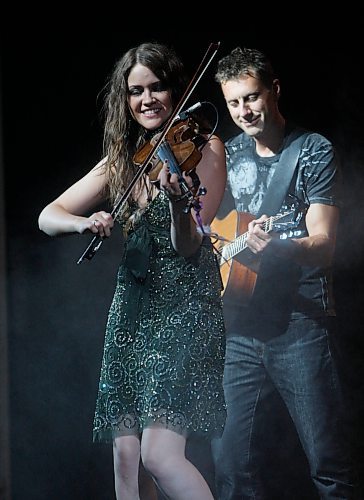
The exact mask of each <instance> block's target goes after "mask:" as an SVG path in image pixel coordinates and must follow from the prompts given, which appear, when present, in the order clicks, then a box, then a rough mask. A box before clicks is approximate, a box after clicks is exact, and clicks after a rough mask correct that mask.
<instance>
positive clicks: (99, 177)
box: [38, 160, 114, 237]
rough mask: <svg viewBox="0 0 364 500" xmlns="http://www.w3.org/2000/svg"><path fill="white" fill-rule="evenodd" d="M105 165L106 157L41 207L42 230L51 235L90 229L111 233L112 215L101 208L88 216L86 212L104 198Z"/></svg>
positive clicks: (101, 233) (40, 224) (104, 233)
mask: <svg viewBox="0 0 364 500" xmlns="http://www.w3.org/2000/svg"><path fill="white" fill-rule="evenodd" d="M103 164H104V160H102V161H101V162H100V163H99V164H98V165H96V166H95V167H94V168H93V169H92V170H91V171H90V172H88V173H87V174H86V175H85V176H84V177H82V178H81V179H80V180H79V181H77V182H76V183H75V184H73V185H72V186H70V187H69V188H68V189H67V190H66V191H65V192H64V193H62V194H61V195H60V196H59V197H58V198H56V199H55V200H54V201H52V202H51V203H49V204H48V205H47V206H46V207H45V208H44V209H43V210H42V212H41V214H40V215H39V219H38V225H39V229H41V230H42V231H44V232H45V233H46V234H48V235H49V236H60V235H64V234H71V233H80V234H82V233H84V232H85V231H87V230H88V231H90V232H92V233H95V234H97V233H99V234H100V236H101V237H108V236H110V230H111V228H112V227H113V224H114V221H113V218H112V217H111V215H110V214H108V213H107V212H104V211H100V212H96V213H93V214H92V215H90V216H87V217H86V216H85V215H84V214H86V213H87V212H89V211H90V210H92V208H93V207H96V206H98V205H100V204H101V203H102V202H103V201H105V198H104V196H103V189H104V187H105V182H106V175H105V170H104V168H102V167H103Z"/></svg>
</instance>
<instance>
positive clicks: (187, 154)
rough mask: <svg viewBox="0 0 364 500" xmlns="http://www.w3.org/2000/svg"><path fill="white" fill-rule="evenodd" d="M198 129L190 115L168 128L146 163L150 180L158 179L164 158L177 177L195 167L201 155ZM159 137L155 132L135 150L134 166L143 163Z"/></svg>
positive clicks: (200, 140) (201, 141)
mask: <svg viewBox="0 0 364 500" xmlns="http://www.w3.org/2000/svg"><path fill="white" fill-rule="evenodd" d="M198 130H199V126H198V124H197V123H196V122H195V121H194V120H193V119H192V118H191V117H190V116H189V117H188V118H187V119H185V120H182V121H179V122H178V123H177V124H176V125H174V126H172V127H171V128H170V130H169V131H168V132H167V134H166V136H165V138H164V139H163V140H162V142H161V143H160V145H159V147H158V148H157V150H156V151H155V153H154V155H152V157H151V159H150V161H149V164H148V165H147V169H146V173H147V174H148V176H149V178H150V180H151V181H152V182H156V181H157V180H158V174H159V172H160V170H161V168H162V166H163V162H164V161H165V160H168V163H169V167H170V171H171V173H176V174H177V175H179V177H181V176H182V172H186V173H190V172H191V171H192V170H194V169H195V168H196V166H197V164H198V162H199V161H200V160H201V157H202V153H201V151H200V150H199V149H198V147H199V146H201V144H202V143H203V139H202V137H201V135H200V134H199V133H198ZM159 137H160V134H156V135H155V136H154V137H153V138H152V140H151V141H147V142H145V143H144V144H143V145H142V147H141V148H139V149H138V150H137V152H136V153H135V154H134V156H133V163H134V164H135V165H136V166H140V165H143V164H144V162H145V160H146V159H147V158H148V155H150V153H151V151H152V149H153V148H154V147H155V144H156V143H157V141H158V140H159Z"/></svg>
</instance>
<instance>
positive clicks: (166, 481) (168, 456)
mask: <svg viewBox="0 0 364 500" xmlns="http://www.w3.org/2000/svg"><path fill="white" fill-rule="evenodd" d="M185 448H186V438H185V437H184V436H182V435H181V434H178V433H177V432H174V431H172V430H169V429H164V428H160V427H149V428H147V429H144V431H143V436H142V444H141V456H142V461H143V464H144V467H145V469H146V470H147V471H148V472H149V473H150V474H151V475H152V476H153V477H154V479H155V480H156V482H157V484H158V487H159V488H160V490H161V491H162V492H163V494H164V495H165V496H166V498H169V499H173V500H213V496H212V493H211V490H210V488H209V486H208V484H207V482H206V481H205V479H204V478H203V476H202V475H201V473H200V472H199V471H198V470H197V469H196V467H195V466H194V465H193V464H192V463H191V462H189V461H188V460H187V459H186V456H185Z"/></svg>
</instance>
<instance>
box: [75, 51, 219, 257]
mask: <svg viewBox="0 0 364 500" xmlns="http://www.w3.org/2000/svg"><path fill="white" fill-rule="evenodd" d="M219 47H220V42H212V43H210V45H209V47H208V49H207V51H206V53H205V55H204V56H203V58H202V60H201V62H200V64H199V66H198V68H197V70H196V71H195V74H194V75H193V77H192V78H191V81H190V82H189V84H188V86H187V88H186V90H185V92H184V94H183V95H182V97H181V99H180V100H179V102H178V104H177V106H176V108H175V109H174V111H173V113H172V114H171V116H170V117H169V119H168V121H167V122H166V125H165V126H164V129H163V131H162V132H161V135H160V137H159V138H158V140H157V141H156V143H155V144H154V146H153V148H152V149H151V150H150V152H149V154H148V156H147V157H146V159H145V160H144V162H143V164H142V165H141V166H140V167H139V169H138V171H137V172H136V174H135V175H134V177H133V179H132V180H131V182H130V184H129V186H128V187H127V188H126V189H125V191H124V193H123V194H122V195H121V196H120V198H119V199H118V201H117V202H116V203H115V205H114V207H113V209H112V211H111V212H110V215H111V216H112V218H113V219H114V220H115V219H116V217H117V216H118V214H119V213H120V211H121V209H122V208H123V206H124V204H125V203H126V201H127V199H128V198H129V196H130V194H131V193H132V191H133V188H134V186H135V185H136V183H137V182H138V180H139V179H140V178H141V176H142V175H143V174H144V173H145V171H146V170H147V168H148V165H149V162H150V161H151V160H152V158H153V156H154V155H155V152H156V151H157V150H158V148H159V147H160V145H161V144H162V142H163V141H164V139H165V137H166V135H167V134H168V132H169V130H170V128H171V127H172V124H173V122H174V120H175V118H176V116H177V115H179V113H180V112H181V111H182V108H183V106H184V105H185V104H186V102H187V100H188V99H189V97H190V95H191V94H192V92H193V91H194V90H195V88H196V86H197V84H198V83H199V81H200V80H201V78H202V76H203V75H204V73H205V71H206V70H207V68H208V66H209V65H210V63H211V61H212V59H213V58H214V57H215V55H216V53H217V51H218V49H219ZM103 241H104V238H102V237H101V236H100V235H99V234H97V235H95V236H94V237H93V238H92V240H91V241H90V243H89V245H88V246H87V248H86V249H85V251H84V252H83V253H82V255H81V257H80V258H79V259H78V261H77V264H81V262H83V261H84V260H85V259H88V260H91V259H92V258H93V256H94V255H95V253H96V252H97V250H99V248H100V247H101V245H102V243H103Z"/></svg>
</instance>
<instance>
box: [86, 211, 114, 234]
mask: <svg viewBox="0 0 364 500" xmlns="http://www.w3.org/2000/svg"><path fill="white" fill-rule="evenodd" d="M113 227H114V219H113V218H112V216H111V214H109V213H108V212H105V211H103V210H102V211H100V212H95V213H93V214H92V215H90V217H88V218H85V219H83V221H81V223H80V229H79V233H81V234H83V233H84V232H85V231H90V232H91V233H93V234H99V236H100V237H101V238H108V237H109V236H110V235H111V230H112V228H113Z"/></svg>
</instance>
